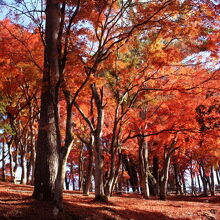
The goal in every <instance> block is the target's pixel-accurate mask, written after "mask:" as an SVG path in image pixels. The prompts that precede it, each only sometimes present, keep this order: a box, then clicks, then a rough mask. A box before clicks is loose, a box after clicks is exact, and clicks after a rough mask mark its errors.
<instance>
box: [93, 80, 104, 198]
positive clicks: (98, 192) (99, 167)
mask: <svg viewBox="0 0 220 220" xmlns="http://www.w3.org/2000/svg"><path fill="white" fill-rule="evenodd" d="M91 89H92V94H93V97H94V100H95V105H96V108H97V115H98V116H97V125H96V129H95V130H94V132H93V135H94V156H95V198H96V200H106V199H107V198H106V196H105V194H104V181H103V165H104V164H103V163H104V156H103V145H102V143H101V138H102V128H103V120H104V106H103V88H102V89H101V90H100V94H99V93H98V91H97V88H96V85H95V84H92V85H91Z"/></svg>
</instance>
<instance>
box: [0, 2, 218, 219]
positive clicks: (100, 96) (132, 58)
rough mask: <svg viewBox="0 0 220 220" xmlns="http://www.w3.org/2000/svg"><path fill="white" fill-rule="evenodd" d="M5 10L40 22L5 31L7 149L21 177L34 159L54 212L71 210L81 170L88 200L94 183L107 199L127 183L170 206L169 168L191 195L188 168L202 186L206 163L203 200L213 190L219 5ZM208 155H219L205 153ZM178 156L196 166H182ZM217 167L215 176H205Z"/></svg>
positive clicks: (60, 5)
mask: <svg viewBox="0 0 220 220" xmlns="http://www.w3.org/2000/svg"><path fill="white" fill-rule="evenodd" d="M4 6H6V7H12V6H13V8H14V9H15V14H14V15H16V16H15V18H16V19H17V21H16V22H18V23H19V16H18V14H19V13H21V14H25V15H28V16H29V18H31V19H32V22H33V23H32V24H31V25H30V26H29V29H25V28H24V27H22V26H20V25H12V24H10V22H9V21H8V20H5V21H3V22H2V23H1V27H3V28H2V32H1V35H2V36H1V38H2V39H3V40H2V41H1V42H0V47H1V49H2V51H8V54H2V55H1V60H0V62H1V67H0V68H1V75H2V78H1V84H0V86H1V89H2V91H3V93H4V95H3V98H4V102H3V103H4V104H3V105H2V108H1V109H2V110H1V111H2V112H3V113H2V114H3V115H7V117H6V119H5V118H4V116H3V119H1V120H2V121H4V122H5V125H4V126H5V127H3V130H4V132H5V133H4V135H5V136H4V138H5V139H4V140H2V143H5V141H6V140H7V141H6V142H7V143H8V147H9V148H10V147H11V146H12V145H13V146H14V147H15V148H16V151H15V152H16V156H15V161H17V159H16V158H17V156H18V155H19V157H20V158H21V167H22V168H23V171H22V175H23V177H24V174H25V173H27V175H28V176H29V175H30V168H29V171H28V172H26V171H25V170H24V168H25V165H24V163H25V161H31V167H32V181H33V180H34V185H35V188H34V193H33V196H34V198H36V199H38V200H54V202H55V203H54V204H55V208H54V214H55V215H56V214H57V213H58V212H59V211H60V210H62V206H63V205H62V197H63V195H62V192H63V184H64V180H65V176H66V185H68V180H67V175H66V171H65V169H66V166H67V165H68V164H70V166H71V167H73V164H74V163H76V164H77V166H78V167H79V183H80V184H79V185H80V188H84V193H85V194H87V195H88V194H89V188H90V187H91V183H92V182H93V181H92V176H94V183H95V196H96V199H99V200H107V198H108V197H109V196H111V195H112V193H113V191H114V189H116V188H117V185H118V187H119V188H121V187H122V183H123V181H124V182H126V183H128V182H129V181H130V184H131V186H132V188H133V189H134V191H135V190H137V189H139V188H140V190H141V192H142V194H143V196H144V198H146V199H147V198H149V196H150V191H152V189H151V188H149V186H150V185H153V191H154V193H155V194H156V195H160V198H161V199H166V195H167V187H168V182H169V181H171V180H172V179H171V178H170V176H171V175H169V174H170V173H171V165H173V166H174V169H175V174H174V175H175V178H176V187H177V188H178V189H177V191H178V190H180V191H181V192H182V189H181V186H180V185H181V184H182V182H181V178H182V180H183V179H184V174H183V173H184V172H185V170H186V169H190V171H191V179H192V188H194V187H193V184H194V182H193V181H194V180H193V178H194V173H195V169H196V166H197V165H198V166H199V171H200V176H201V178H202V180H203V185H204V186H203V189H204V191H206V192H205V193H206V194H207V190H206V189H207V187H206V186H207V184H209V188H210V190H211V192H212V194H214V186H213V185H215V183H214V180H213V179H214V178H213V170H214V166H216V167H217V165H219V164H218V162H219V160H218V155H219V146H218V142H219V140H218V132H219V119H218V118H219V103H218V101H217V98H218V90H219V86H218V83H217V80H218V79H219V69H218V65H219V64H218V56H219V43H218V41H219V24H218V21H219V17H218V15H219V5H218V4H215V3H214V2H211V1H203V2H196V1H190V0H187V1H184V2H182V1H174V0H168V1H158V2H154V1H131V0H126V1H115V0H112V1H107V0H97V1H80V0H78V1H68V2H67V1H60V2H59V1H58V2H57V1H54V0H48V1H46V2H45V3H43V4H42V7H43V8H41V10H38V8H36V7H35V8H34V9H33V8H32V9H33V10H32V9H31V8H30V9H29V6H33V5H28V4H26V3H25V1H21V2H17V4H16V5H15V6H14V5H13V4H9V3H4ZM44 8H45V16H44V15H43V13H44ZM16 9H17V11H16ZM213 17H215V18H216V19H213ZM11 19H13V16H12V17H11ZM44 25H45V27H44ZM7 38H9V39H10V42H9V41H7V40H6V39H7ZM40 40H41V41H40ZM201 51H206V55H205V54H202V55H201V53H200V52H201ZM205 56H207V57H208V58H207V59H206V61H204V57H205ZM210 65H214V66H215V68H212V67H210ZM10 71H11V73H13V74H11V75H10V74H9V73H10ZM33 76H34V79H32V77H33ZM41 76H43V79H42V82H41V84H40V83H39V78H40V77H41ZM192 78H194V80H192ZM39 86H40V87H41V95H40V102H41V104H40V109H38V108H39V107H38V100H37V98H38V97H39V89H38V87H39ZM12 87H13V88H14V91H10V90H11V89H10V88H12ZM36 97H37V98H36ZM186 104H187V105H186ZM39 112H40V114H38V113H39ZM38 117H39V118H38ZM37 120H38V121H39V124H38V127H37V126H36V122H37ZM7 123H8V124H7ZM6 124H7V125H6ZM6 126H8V127H10V129H11V130H10V129H9V130H7V129H6ZM35 129H38V132H37V134H36V130H35ZM10 132H11V133H10ZM36 139H37V144H36V160H35V144H34V143H35V140H36ZM79 140H80V141H79ZM78 145H80V147H79V146H78ZM4 146H5V145H4ZM28 146H30V147H28ZM84 146H85V147H86V150H85V149H84V148H85V147H84ZM198 146H199V147H198ZM214 146H217V147H216V149H215V148H214V149H213V147H214ZM76 148H79V149H80V150H79V149H78V150H77V152H75V155H77V157H75V158H74V156H73V155H74V153H73V152H74V151H75V150H74V149H76ZM72 149H73V150H72ZM71 150H72V151H71ZM207 150H208V151H209V152H210V155H207V156H205V155H204V152H206V151H207ZM4 151H5V150H3V154H2V158H3V161H4V155H5V153H4ZM84 153H87V154H86V156H85V158H87V160H88V161H87V162H85V161H83V154H84ZM10 155H11V153H10ZM29 155H30V158H31V159H28V157H29ZM204 157H205V159H204V160H203V159H202V158H204ZM10 158H11V156H10ZM76 158H79V161H77V162H76V160H78V159H76ZM180 158H181V161H182V160H184V159H183V158H188V163H187V165H186V164H184V166H182V169H181V170H179V169H180V167H179V168H178V166H177V161H178V160H179V159H180ZM10 160H11V161H12V159H10ZM4 166H5V164H3V167H4ZM187 166H188V167H187ZM15 167H16V166H15ZM85 167H86V168H85ZM122 167H125V168H122ZM10 169H11V170H12V168H10ZM71 169H72V168H71ZM85 169H86V171H85ZM210 169H211V171H210V174H211V180H209V178H208V175H207V174H206V173H207V172H208V170H210ZM178 170H179V171H178ZM217 170H219V167H218V168H217ZM72 172H73V170H71V172H70V173H71V175H73V173H72ZM178 172H179V173H178ZM197 173H198V172H197ZM4 175H5V174H4V173H3V176H4ZM85 175H86V177H85ZM23 177H22V179H25V178H23ZM178 179H179V180H178ZM82 185H83V187H81V186H82Z"/></svg>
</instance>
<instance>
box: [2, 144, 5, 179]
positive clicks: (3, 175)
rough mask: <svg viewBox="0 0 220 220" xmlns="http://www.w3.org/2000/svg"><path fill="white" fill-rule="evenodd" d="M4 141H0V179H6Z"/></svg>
mask: <svg viewBox="0 0 220 220" xmlns="http://www.w3.org/2000/svg"><path fill="white" fill-rule="evenodd" d="M5 150H6V149H5V141H4V140H3V142H2V181H6V171H5Z"/></svg>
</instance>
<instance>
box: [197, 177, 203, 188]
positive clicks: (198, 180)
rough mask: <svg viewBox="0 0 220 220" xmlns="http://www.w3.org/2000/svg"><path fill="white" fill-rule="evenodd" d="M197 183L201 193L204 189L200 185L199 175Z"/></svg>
mask: <svg viewBox="0 0 220 220" xmlns="http://www.w3.org/2000/svg"><path fill="white" fill-rule="evenodd" d="M197 182H198V186H199V192H201V191H202V189H201V183H200V179H199V175H197Z"/></svg>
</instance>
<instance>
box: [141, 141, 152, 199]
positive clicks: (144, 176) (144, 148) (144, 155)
mask: <svg viewBox="0 0 220 220" xmlns="http://www.w3.org/2000/svg"><path fill="white" fill-rule="evenodd" d="M139 164H140V181H141V187H142V194H143V197H144V198H145V199H148V198H149V197H150V192H149V183H148V172H149V165H148V144H147V141H146V140H145V138H140V140H139Z"/></svg>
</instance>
